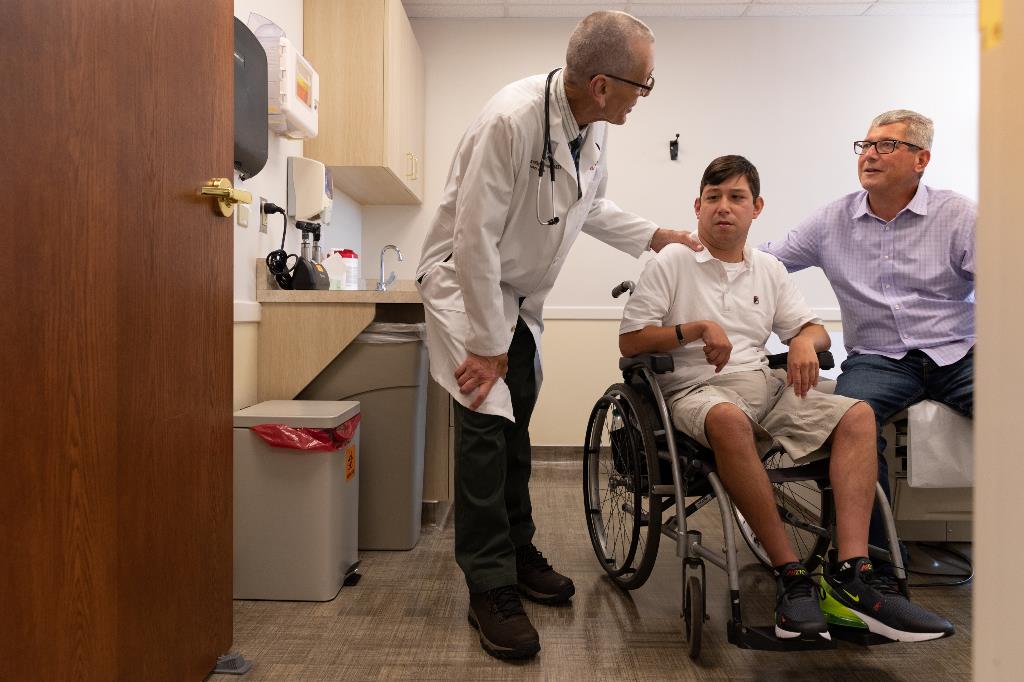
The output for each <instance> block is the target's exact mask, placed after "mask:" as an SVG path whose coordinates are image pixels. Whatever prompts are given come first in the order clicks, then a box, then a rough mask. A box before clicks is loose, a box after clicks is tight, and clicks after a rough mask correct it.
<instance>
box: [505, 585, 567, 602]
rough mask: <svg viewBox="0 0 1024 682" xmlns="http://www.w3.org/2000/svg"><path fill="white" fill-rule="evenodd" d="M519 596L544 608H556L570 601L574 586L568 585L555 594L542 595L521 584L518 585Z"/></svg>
mask: <svg viewBox="0 0 1024 682" xmlns="http://www.w3.org/2000/svg"><path fill="white" fill-rule="evenodd" d="M518 587H519V594H521V595H523V596H524V597H526V598H527V599H529V600H530V601H532V602H536V603H538V604H544V605H546V606H558V605H561V604H568V603H569V601H570V600H571V599H572V597H573V595H574V594H576V586H575V585H574V584H572V583H569V584H568V585H567V586H566V587H565V588H564V589H563V590H562V591H560V592H556V593H555V594H544V593H542V592H538V591H536V590H532V589H530V588H529V587H528V586H526V585H524V584H523V583H519V585H518Z"/></svg>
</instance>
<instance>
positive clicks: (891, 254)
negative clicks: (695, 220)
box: [761, 109, 976, 546]
mask: <svg viewBox="0 0 1024 682" xmlns="http://www.w3.org/2000/svg"><path fill="white" fill-rule="evenodd" d="M933 132H934V128H933V125H932V121H931V120H930V119H928V118H926V117H924V116H922V115H921V114H918V113H916V112H913V111H907V110H905V109H899V110H896V111H888V112H886V113H884V114H881V115H880V116H878V117H876V118H875V120H873V121H872V122H871V127H870V129H869V130H868V134H867V138H866V139H865V140H862V141H859V142H854V151H855V152H856V153H857V154H858V155H859V156H858V158H857V171H858V175H859V177H860V183H861V186H862V187H863V188H864V189H863V190H861V191H859V192H854V193H853V194H848V195H846V196H845V197H843V198H841V199H839V200H838V201H835V202H833V203H831V204H829V205H827V206H825V207H824V208H822V209H820V210H819V211H818V212H816V213H815V214H814V215H812V216H811V217H810V218H808V219H807V220H805V221H804V222H803V223H801V224H800V225H799V226H798V227H797V228H796V229H794V230H793V231H791V232H790V233H789V234H787V235H786V237H785V238H784V239H783V240H781V241H770V242H766V243H764V244H762V245H761V249H763V250H765V251H767V252H768V253H771V254H772V255H774V256H775V257H777V258H778V259H779V260H781V261H782V262H783V264H785V266H786V268H787V269H788V270H789V271H790V272H795V271H797V270H802V269H803V268H808V267H814V266H816V267H820V268H821V269H822V270H823V271H824V272H825V276H826V277H828V280H829V282H830V283H831V284H832V288H833V289H834V290H835V293H836V297H837V298H838V299H839V307H840V311H841V312H842V317H843V339H844V341H845V343H846V350H847V353H848V354H849V357H848V358H847V359H846V361H845V362H843V365H842V370H843V371H842V374H840V375H839V380H838V384H837V386H836V393H839V394H841V395H845V396H849V397H851V398H858V399H860V400H864V401H865V402H867V403H868V404H869V405H871V407H872V409H873V410H874V411H875V418H876V420H877V421H878V424H879V433H880V432H881V425H882V424H883V423H885V422H886V421H888V420H889V419H890V418H891V417H892V416H893V415H894V414H896V413H897V412H900V411H901V410H904V409H906V408H907V407H908V406H910V405H911V404H913V403H916V402H918V401H920V400H924V399H930V400H936V401H939V402H942V403H945V404H947V405H949V406H950V407H952V408H953V409H955V410H957V411H958V412H960V413H962V414H964V415H967V416H968V417H973V416H974V224H975V215H976V206H975V204H974V202H972V201H970V200H969V199H967V198H965V197H963V196H961V195H959V194H956V193H955V192H951V191H949V190H940V189H932V188H930V187H928V186H927V185H925V184H924V183H923V182H921V176H922V175H923V173H924V169H925V167H926V166H927V165H928V161H929V159H930V158H931V151H930V150H931V144H932V136H933ZM884 445H885V442H884V441H883V440H882V439H881V437H879V481H880V482H881V483H882V487H883V488H884V489H885V491H886V494H888V492H889V485H888V483H889V477H888V470H887V466H886V464H885V459H884V458H883V457H882V456H881V451H882V450H883V449H884ZM884 538H885V535H884V533H883V532H882V530H881V525H880V521H879V520H878V519H876V518H873V519H872V527H871V537H870V542H871V544H873V545H876V546H885V542H884Z"/></svg>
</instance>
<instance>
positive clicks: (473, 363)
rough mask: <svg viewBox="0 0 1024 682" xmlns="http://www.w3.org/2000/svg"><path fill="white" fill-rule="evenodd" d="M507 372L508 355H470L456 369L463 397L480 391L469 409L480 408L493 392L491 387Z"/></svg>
mask: <svg viewBox="0 0 1024 682" xmlns="http://www.w3.org/2000/svg"><path fill="white" fill-rule="evenodd" d="M507 371H508V353H502V354H501V355H492V356H487V355H477V354H475V353H469V354H468V355H467V356H466V359H465V360H463V361H462V364H461V365H459V366H458V367H456V368H455V380H456V381H458V382H459V391H460V392H461V393H462V394H463V395H467V394H469V393H472V392H473V391H474V390H477V389H479V390H477V394H476V398H475V399H474V400H473V403H472V404H471V405H470V406H469V409H471V410H475V409H476V408H478V407H480V405H481V404H483V402H484V400H485V399H486V398H487V394H488V393H490V392H491V387H493V386H494V384H496V383H497V382H498V379H504V378H505V373H506V372H507Z"/></svg>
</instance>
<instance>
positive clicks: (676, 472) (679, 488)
mask: <svg viewBox="0 0 1024 682" xmlns="http://www.w3.org/2000/svg"><path fill="white" fill-rule="evenodd" d="M640 371H641V372H642V373H643V376H644V379H646V380H647V383H648V384H650V386H651V387H652V388H653V389H655V390H653V391H652V393H654V400H655V402H656V403H657V405H658V413H659V414H660V415H661V424H662V427H663V428H664V429H665V443H666V444H667V445H668V454H669V465H670V466H671V467H672V485H673V487H674V488H675V491H676V512H677V513H676V556H677V557H679V558H681V559H685V558H686V557H687V556H688V554H689V548H688V547H687V546H686V514H685V513H684V509H685V507H686V497H685V496H684V494H683V472H682V469H680V467H679V456H678V454H677V453H676V443H675V438H673V437H672V419H671V417H670V416H669V414H668V407H667V406H666V405H665V398H664V396H662V395H661V386H659V385H658V378H657V377H656V376H655V375H654V372H652V371H651V369H650V368H649V367H641V368H640Z"/></svg>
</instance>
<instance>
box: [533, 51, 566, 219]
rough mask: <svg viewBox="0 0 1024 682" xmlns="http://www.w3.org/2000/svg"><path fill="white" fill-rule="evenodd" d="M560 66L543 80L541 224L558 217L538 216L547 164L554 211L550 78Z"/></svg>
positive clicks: (540, 167)
mask: <svg viewBox="0 0 1024 682" xmlns="http://www.w3.org/2000/svg"><path fill="white" fill-rule="evenodd" d="M561 70H562V69H561V67H559V68H557V69H554V70H552V71H551V73H549V74H548V78H547V80H546V81H545V82H544V149H543V150H542V151H541V154H540V166H539V170H538V172H537V222H538V223H540V224H541V225H557V224H558V222H559V218H558V216H556V215H552V216H551V218H550V219H549V220H544V219H543V218H541V217H540V193H541V187H540V186H541V184H542V182H543V181H544V167H545V166H547V169H548V173H549V175H550V179H551V182H550V183H549V184H548V198H549V200H550V203H551V213H552V214H554V212H555V157H554V154H552V153H551V79H552V78H554V77H555V74H556V73H558V72H559V71H561Z"/></svg>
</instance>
